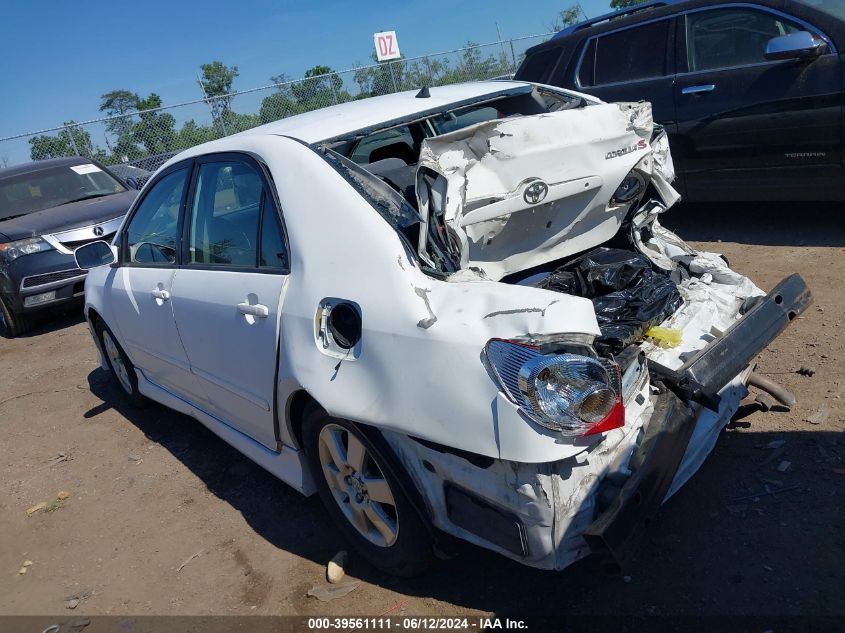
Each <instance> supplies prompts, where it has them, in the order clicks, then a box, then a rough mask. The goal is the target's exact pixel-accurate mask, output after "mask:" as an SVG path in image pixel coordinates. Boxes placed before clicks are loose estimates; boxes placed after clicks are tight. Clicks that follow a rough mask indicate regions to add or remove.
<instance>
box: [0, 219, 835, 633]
mask: <svg viewBox="0 0 845 633" xmlns="http://www.w3.org/2000/svg"><path fill="white" fill-rule="evenodd" d="M665 223H666V224H667V225H669V226H671V227H673V228H675V229H676V230H677V231H678V232H679V233H680V234H681V235H682V236H683V237H685V238H687V239H688V240H690V241H692V242H693V243H694V244H695V245H697V246H698V247H701V248H705V249H708V250H715V251H719V252H722V253H724V254H725V255H727V257H728V258H729V259H730V261H731V264H732V265H733V267H734V268H736V269H737V270H739V271H741V272H743V273H745V274H748V275H749V276H750V277H751V278H752V279H754V280H755V281H756V282H757V283H758V285H760V286H761V287H763V288H764V289H766V290H768V289H770V288H771V287H772V286H773V285H774V284H775V283H777V282H778V281H779V280H780V279H781V278H782V277H784V276H786V275H787V274H789V273H792V272H794V271H797V272H800V273H801V274H802V275H803V276H804V278H805V279H806V280H807V282H808V283H809V285H810V287H811V289H812V291H813V294H814V296H815V303H814V304H813V306H811V308H810V309H809V310H808V311H807V312H806V313H805V315H804V316H803V317H801V318H800V319H798V320H797V321H796V322H795V323H793V325H792V326H791V327H790V328H789V329H788V330H787V332H786V333H785V334H784V335H783V336H781V337H780V338H779V339H778V340H777V341H776V342H775V343H774V344H773V345H772V346H771V347H770V348H769V349H768V350H766V351H765V352H764V353H763V354H762V355H761V356H760V359H759V371H761V372H762V373H764V374H766V375H769V376H770V377H772V378H774V379H776V380H778V381H779V382H781V383H782V384H783V385H785V386H786V387H787V388H788V389H790V390H792V391H793V392H794V393H795V395H796V396H797V398H798V404H797V406H796V407H795V408H794V409H793V410H792V411H779V412H775V411H773V412H768V413H763V412H760V411H757V412H753V413H751V414H750V415H747V416H746V417H744V418H742V419H740V420H737V421H736V422H735V424H734V425H732V428H729V429H728V430H726V431H725V433H724V434H723V436H722V438H721V439H720V441H719V443H718V444H717V446H716V449H715V450H714V452H713V454H712V455H711V456H710V457H709V459H708V460H707V462H706V463H705V465H704V466H703V468H702V469H701V470H700V472H699V473H698V474H697V475H695V477H693V479H692V480H691V481H690V483H689V484H687V486H686V487H685V488H683V489H682V490H681V491H680V492H679V493H678V494H677V495H676V496H675V497H674V498H672V499H671V500H670V502H669V503H667V504H666V505H665V506H664V508H663V510H662V512H661V514H660V515H659V517H658V519H657V520H656V521H655V522H654V524H653V525H652V527H651V530H650V534H649V538H648V542H647V543H645V545H644V546H643V548H642V549H641V551H640V552H639V554H638V556H637V558H636V560H635V561H634V563H633V565H632V567H631V569H630V570H629V571H628V576H626V577H624V578H623V577H620V576H609V575H607V574H606V573H605V572H603V571H602V570H601V569H600V567H599V565H598V563H597V561H595V560H592V559H585V560H583V561H580V562H579V563H577V564H576V565H574V566H572V567H570V568H568V569H567V570H565V571H563V572H560V573H549V572H541V571H537V570H532V569H530V568H527V567H523V566H521V565H518V564H516V563H513V562H511V561H508V560H506V559H504V558H501V557H499V556H497V555H495V554H493V553H490V552H487V551H483V550H480V549H476V548H473V547H470V546H466V547H465V548H464V549H463V551H461V553H460V555H459V556H458V557H456V558H454V559H452V560H451V561H448V562H443V563H441V564H440V565H439V566H438V567H437V568H435V569H434V570H432V571H431V572H430V573H428V574H427V575H426V576H424V577H422V578H417V579H413V580H399V579H396V578H391V577H388V576H385V575H383V574H381V573H379V572H377V571H375V570H373V569H372V568H370V567H368V566H367V565H366V564H364V563H363V562H361V561H360V560H356V559H354V558H353V561H352V564H351V566H350V574H351V576H352V577H354V578H357V579H360V580H361V581H362V583H361V585H360V586H359V587H358V588H357V589H356V590H355V591H353V592H352V593H350V594H348V595H347V596H345V597H342V598H338V599H336V600H334V601H332V602H329V603H322V602H318V601H317V600H315V599H313V598H308V597H306V592H307V591H308V590H309V589H310V588H311V587H313V586H314V585H320V584H323V583H324V575H325V564H326V562H327V561H328V560H329V558H331V557H332V556H333V555H334V554H335V553H336V552H337V551H338V550H339V549H342V548H345V545H344V543H343V542H342V541H341V539H340V537H339V536H338V534H337V533H336V531H335V530H333V529H332V528H331V526H330V525H329V524H328V522H327V517H326V515H325V514H324V512H323V509H322V507H321V506H320V502H319V500H318V499H317V498H316V497H312V498H309V499H305V498H303V497H301V496H300V495H298V494H297V493H295V492H293V491H292V490H291V489H289V488H287V487H286V486H285V485H284V484H282V483H280V482H278V481H277V480H275V479H274V478H273V477H272V476H270V475H269V474H267V473H265V472H264V471H263V470H262V469H261V468H259V467H258V466H255V465H254V464H252V463H251V462H250V461H249V460H247V459H246V458H245V457H242V456H241V455H240V454H238V453H237V452H235V451H234V450H233V449H231V448H229V447H228V446H227V445H226V444H224V443H223V442H222V441H220V440H218V439H217V438H216V437H215V436H214V435H212V433H211V432H209V431H207V430H206V429H205V428H204V427H202V426H201V425H200V424H199V423H198V422H196V421H194V420H193V419H190V418H187V417H185V416H183V415H180V414H177V413H174V412H172V411H169V410H167V409H165V408H163V407H157V406H154V407H152V408H149V409H146V410H143V411H134V410H128V409H125V408H123V407H122V406H117V407H115V403H116V402H117V398H116V396H117V393H116V387H114V386H113V385H112V383H111V382H110V379H109V377H108V375H107V374H106V373H105V372H103V371H102V370H100V369H99V367H98V365H97V361H96V355H95V350H94V347H93V344H92V341H91V339H90V336H89V334H88V331H87V328H86V326H85V324H84V323H83V322H82V321H81V319H80V318H79V317H78V316H77V315H76V314H74V315H72V316H68V317H66V318H64V319H62V320H59V321H55V322H52V323H49V324H45V325H44V326H43V327H42V328H41V329H39V330H37V331H35V332H34V333H33V334H31V335H29V336H26V337H23V338H19V339H16V340H12V341H8V340H2V341H0V431H2V441H0V614H54V615H60V614H65V615H67V614H69V613H70V611H68V610H67V606H66V601H67V600H68V599H72V598H74V596H75V597H76V599H77V600H79V603H78V606H77V607H76V609H75V611H73V614H74V615H93V614H133V615H143V614H190V615H203V614H241V615H245V614H298V615H307V614H337V615H368V616H374V615H380V614H384V613H390V614H441V615H458V614H493V613H498V614H521V615H541V614H542V615H554V614H558V615H562V614H572V615H577V614H612V615H619V614H631V615H654V614H658V615H659V614H663V615H666V614H672V615H677V614H683V615H695V616H699V615H713V614H718V615H724V614H731V615H749V614H762V615H796V614H816V615H840V616H845V506H843V498H844V497H843V493H845V470H843V469H845V435H843V433H842V432H843V429H845V422H843V420H845V353H843V346H844V345H845V334H844V333H843V324H845V319H843V316H844V315H845V293H843V284H845V221H843V216H842V208H841V206H832V205H831V206H818V205H809V204H804V205H781V206H774V205H752V206H749V205H731V206H725V205H722V206H721V207H720V209H719V210H718V211H714V210H713V209H712V208H707V207H703V206H701V207H698V206H687V207H682V208H679V209H677V210H674V211H672V212H671V215H670V216H669V217H667V218H666V220H665ZM802 366H804V367H808V368H811V369H812V370H814V371H815V373H814V375H812V376H802V375H799V374H798V373H796V370H797V369H799V368H800V367H802ZM748 401H749V402H751V401H753V395H752V397H751V398H749V400H748ZM813 416H816V418H817V420H816V421H818V422H819V423H818V424H813V423H811V422H810V421H808V419H809V418H812V417H813ZM779 440H780V441H784V442H785V444H784V445H783V446H782V449H780V451H779V454H776V455H773V451H774V450H778V449H770V448H766V446H767V445H768V444H769V443H770V442H774V441H779ZM784 461H788V462H790V463H791V464H790V465H789V468H788V469H787V470H786V471H785V472H778V470H777V466H778V465H779V464H781V462H784ZM781 484H782V485H783V486H787V487H789V486H797V488H795V489H793V490H791V491H788V492H783V493H781V494H777V495H770V496H764V497H760V498H759V499H758V500H741V501H736V500H735V499H736V498H738V497H744V496H746V495H749V494H754V493H757V492H759V491H763V490H764V489H765V486H770V487H774V488H777V487H779V486H781ZM59 491H67V492H69V493H70V495H69V497H68V498H67V499H65V500H63V501H55V500H56V497H57V493H59ZM42 501H45V502H48V504H50V505H49V506H48V508H47V510H48V511H41V512H38V513H36V514H34V515H33V516H27V513H26V510H27V509H28V508H30V507H31V506H34V505H36V504H38V503H39V502H42ZM25 561H31V565H29V566H27V567H26V573H25V574H20V573H19V570H20V569H21V566H22V565H23V564H24V562H25ZM39 630H40V629H39Z"/></svg>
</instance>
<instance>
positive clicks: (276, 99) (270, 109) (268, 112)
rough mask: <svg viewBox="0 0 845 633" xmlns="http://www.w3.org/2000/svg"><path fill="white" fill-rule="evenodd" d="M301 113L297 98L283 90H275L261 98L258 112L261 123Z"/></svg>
mask: <svg viewBox="0 0 845 633" xmlns="http://www.w3.org/2000/svg"><path fill="white" fill-rule="evenodd" d="M298 113H299V107H298V106H297V104H296V100H295V99H294V98H292V97H290V96H288V95H287V94H285V93H283V92H274V93H272V94H270V95H267V96H266V97H264V99H262V100H261V109H260V110H259V112H258V119H259V123H269V122H270V121H277V120H279V119H283V118H285V117H287V116H291V115H293V114H298Z"/></svg>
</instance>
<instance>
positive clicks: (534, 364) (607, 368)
mask: <svg viewBox="0 0 845 633" xmlns="http://www.w3.org/2000/svg"><path fill="white" fill-rule="evenodd" d="M484 354H485V358H486V359H487V363H488V365H489V367H490V369H491V370H492V372H493V374H494V375H495V377H496V378H497V381H498V383H499V386H500V388H501V390H502V392H503V393H504V394H505V395H506V396H507V397H508V398H509V399H510V400H511V401H512V402H514V403H515V404H516V405H518V406H519V408H520V409H522V411H523V412H524V413H525V414H526V415H527V416H528V417H529V418H530V419H531V420H533V421H534V422H536V423H537V424H539V425H540V426H543V427H545V428H547V429H551V430H554V431H558V432H560V433H561V435H568V436H575V435H594V434H596V433H602V432H604V431H609V430H611V429H615V428H619V427H621V426H624V424H625V408H624V406H623V405H622V398H621V395H620V394H621V378H620V372H619V366H618V365H616V363H614V362H613V361H609V360H605V359H599V358H592V357H590V356H582V355H580V354H570V353H565V354H543V353H542V352H541V351H540V350H539V348H537V347H534V346H531V345H525V344H523V343H518V342H515V341H505V340H501V339H493V340H491V341H489V342H488V343H487V345H486V346H485V348H484Z"/></svg>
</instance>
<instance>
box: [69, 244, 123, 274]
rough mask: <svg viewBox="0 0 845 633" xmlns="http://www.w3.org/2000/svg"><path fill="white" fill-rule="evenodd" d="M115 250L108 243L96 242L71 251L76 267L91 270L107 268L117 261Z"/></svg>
mask: <svg viewBox="0 0 845 633" xmlns="http://www.w3.org/2000/svg"><path fill="white" fill-rule="evenodd" d="M116 250H117V249H116V248H114V247H113V246H112V245H111V244H109V243H108V242H105V241H103V240H97V241H96V242H89V243H88V244H84V245H83V246H80V247H79V248H77V249H76V250H75V251H73V258H74V259H75V260H76V266H77V267H78V268H81V269H82V270H91V269H92V268H97V267H98V266H108V265H109V264H113V263H114V262H116V261H117V253H116V252H115V251H116Z"/></svg>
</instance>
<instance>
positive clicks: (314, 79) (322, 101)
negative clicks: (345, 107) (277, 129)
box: [290, 66, 351, 112]
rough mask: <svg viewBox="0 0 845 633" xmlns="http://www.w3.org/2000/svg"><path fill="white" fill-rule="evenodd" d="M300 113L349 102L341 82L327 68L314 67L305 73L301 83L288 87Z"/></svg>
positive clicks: (334, 73)
mask: <svg viewBox="0 0 845 633" xmlns="http://www.w3.org/2000/svg"><path fill="white" fill-rule="evenodd" d="M290 89H291V92H292V93H293V96H294V98H295V99H296V103H297V105H298V106H299V108H300V111H302V112H305V111H307V110H315V109H317V108H322V107H325V106H327V105H332V104H334V103H342V102H343V101H349V100H350V99H351V97H350V96H349V93H347V92H346V91H345V90H343V80H342V79H341V78H340V77H339V76H338V75H337V73H336V72H335V71H334V70H333V69H331V68H329V67H328V66H314V67H313V68H309V69H308V70H306V71H305V78H304V79H303V80H302V81H298V82H295V83H292V84H291V85H290Z"/></svg>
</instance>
